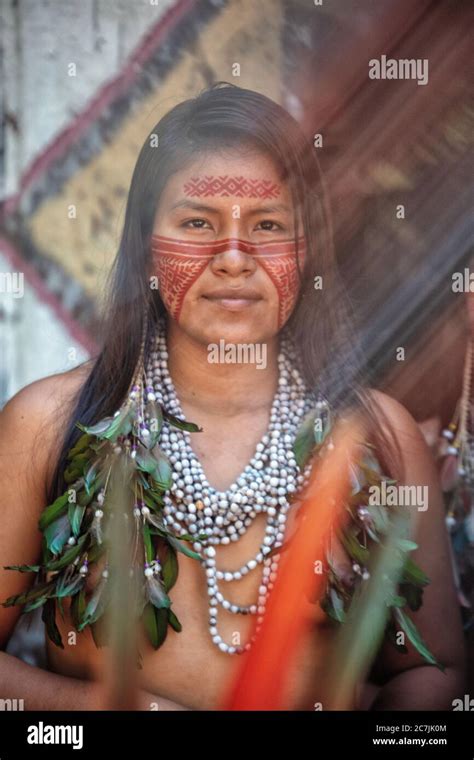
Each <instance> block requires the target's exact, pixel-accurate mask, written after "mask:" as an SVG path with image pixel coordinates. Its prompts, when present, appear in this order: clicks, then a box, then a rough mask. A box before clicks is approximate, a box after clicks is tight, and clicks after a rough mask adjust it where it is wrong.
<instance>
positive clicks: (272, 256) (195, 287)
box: [152, 148, 304, 343]
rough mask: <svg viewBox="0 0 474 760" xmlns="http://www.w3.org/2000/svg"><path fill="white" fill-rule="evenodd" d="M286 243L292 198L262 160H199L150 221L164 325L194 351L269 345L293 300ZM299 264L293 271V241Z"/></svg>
mask: <svg viewBox="0 0 474 760" xmlns="http://www.w3.org/2000/svg"><path fill="white" fill-rule="evenodd" d="M300 225H301V223H300ZM301 230H302V228H301V226H299V234H300V235H301V234H302V233H301ZM294 236H295V229H294V209H293V204H292V199H291V194H290V191H289V188H288V187H287V185H286V183H284V182H282V181H281V180H280V178H279V175H278V171H277V168H276V166H275V165H274V164H273V162H272V160H271V159H270V158H269V157H267V156H266V155H265V154H263V153H260V152H256V151H255V149H251V148H245V149H244V148H235V149H228V150H227V151H226V152H224V151H219V152H213V153H207V154H205V155H201V156H200V157H199V159H197V160H196V161H195V162H194V163H193V164H191V165H189V166H188V167H187V168H186V169H183V170H181V171H179V172H177V173H176V174H174V175H173V176H172V177H171V178H170V180H169V182H168V183H167V185H166V187H165V189H164V191H163V193H162V195H161V199H160V203H159V206H158V209H157V213H156V215H155V221H154V227H153V236H152V253H153V274H155V275H158V282H159V291H160V295H161V297H162V299H163V302H164V304H165V307H166V309H167V312H168V314H169V316H170V317H171V318H172V319H173V320H175V322H176V323H177V324H178V325H179V327H180V328H181V329H182V330H184V331H185V332H186V333H187V334H189V335H190V336H192V337H194V338H195V339H196V340H198V341H199V342H201V343H211V342H212V343H214V342H218V341H219V340H220V339H224V340H225V341H226V342H234V343H237V342H246V341H252V342H264V341H266V340H268V339H270V338H271V337H273V336H275V335H276V334H277V333H278V331H279V330H280V329H281V327H282V326H283V324H284V323H285V322H286V321H287V319H288V317H289V316H290V314H291V312H292V310H293V308H294V305H295V302H296V299H297V296H298V290H299V275H298V269H297V261H296V253H295V242H294ZM298 255H299V256H300V264H302V263H303V261H304V250H303V239H302V238H301V240H300V241H299V251H298Z"/></svg>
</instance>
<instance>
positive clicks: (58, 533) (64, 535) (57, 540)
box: [44, 515, 71, 554]
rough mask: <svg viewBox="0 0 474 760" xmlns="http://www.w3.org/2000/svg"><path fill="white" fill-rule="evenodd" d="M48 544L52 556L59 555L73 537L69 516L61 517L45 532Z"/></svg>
mask: <svg viewBox="0 0 474 760" xmlns="http://www.w3.org/2000/svg"><path fill="white" fill-rule="evenodd" d="M44 536H45V538H46V543H47V546H48V549H49V551H50V552H51V553H52V554H59V553H60V552H61V550H62V548H63V546H64V544H65V543H66V541H67V540H68V538H70V536H71V526H70V524H69V518H68V516H67V515H61V517H59V518H58V519H57V520H55V521H54V522H53V523H51V525H48V527H47V528H46V530H45V531H44Z"/></svg>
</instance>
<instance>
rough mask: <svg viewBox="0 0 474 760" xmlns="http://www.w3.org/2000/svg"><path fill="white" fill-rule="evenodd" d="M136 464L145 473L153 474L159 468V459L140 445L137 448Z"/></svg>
mask: <svg viewBox="0 0 474 760" xmlns="http://www.w3.org/2000/svg"><path fill="white" fill-rule="evenodd" d="M135 461H136V463H137V464H138V466H139V467H140V469H141V470H143V472H148V473H152V472H153V471H154V470H155V469H156V466H157V463H158V462H157V459H156V458H155V457H154V456H153V454H152V453H151V451H148V449H147V448H145V446H142V445H141V444H139V446H138V448H137V455H136V458H135Z"/></svg>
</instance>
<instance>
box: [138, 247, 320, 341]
mask: <svg viewBox="0 0 474 760" xmlns="http://www.w3.org/2000/svg"><path fill="white" fill-rule="evenodd" d="M151 250H152V256H153V266H154V271H156V273H157V275H158V281H159V290H160V294H161V297H162V299H163V301H164V304H165V306H166V308H167V310H168V311H169V313H170V314H171V316H172V317H173V318H174V319H176V321H178V320H179V315H180V312H181V307H182V305H183V301H184V298H185V296H186V293H187V292H188V290H189V289H190V287H191V286H192V285H193V284H194V283H195V282H196V280H197V279H198V278H199V277H200V276H201V275H202V273H203V272H204V270H205V269H206V267H207V265H208V264H209V262H210V261H211V260H212V259H213V258H214V256H217V255H218V254H220V253H223V252H224V251H228V250H240V251H243V252H244V253H246V254H249V255H252V256H255V258H256V260H257V262H258V264H259V265H260V266H261V267H262V268H263V269H264V270H265V271H266V273H267V274H268V276H269V277H270V279H271V281H272V283H273V285H274V287H275V289H276V291H277V294H278V301H279V310H278V323H279V328H280V327H281V326H282V325H283V324H284V323H285V322H286V320H287V319H288V317H289V315H290V314H291V312H292V310H293V307H294V305H295V302H296V298H297V295H298V286H299V274H298V265H297V260H296V243H295V239H294V238H290V239H288V240H278V241H276V242H265V243H250V242H249V241H248V240H240V239H238V238H225V239H222V240H215V241H212V242H197V241H193V242H189V241H186V240H176V239H175V238H170V237H165V236H164V235H152V236H151ZM305 254H306V250H305V238H304V236H302V237H300V238H298V256H299V258H300V266H301V268H303V266H304V261H305Z"/></svg>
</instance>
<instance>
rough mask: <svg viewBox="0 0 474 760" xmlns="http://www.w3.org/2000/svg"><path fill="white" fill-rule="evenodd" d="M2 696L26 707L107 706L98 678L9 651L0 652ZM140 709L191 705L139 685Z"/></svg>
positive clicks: (178, 708)
mask: <svg viewBox="0 0 474 760" xmlns="http://www.w3.org/2000/svg"><path fill="white" fill-rule="evenodd" d="M0 699H22V700H23V705H24V709H25V710H26V711H29V710H107V709H108V707H107V705H106V702H105V691H104V687H103V685H102V684H100V683H99V682H97V681H86V680H85V679H81V678H69V677H68V676H63V675H60V674H58V673H50V672H48V671H46V670H42V669H41V668H36V667H33V666H32V665H28V664H27V663H26V662H23V661H22V660H19V659H18V658H17V657H13V655H11V654H7V653H6V652H0ZM155 705H156V706H157V707H155ZM137 709H138V710H152V709H158V711H163V710H188V709H189V708H187V707H184V706H183V705H179V704H178V703H177V702H172V701H171V700H170V699H164V698H163V697H157V696H156V695H155V694H152V693H151V692H147V691H144V690H142V689H140V690H139V691H138V695H137Z"/></svg>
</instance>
